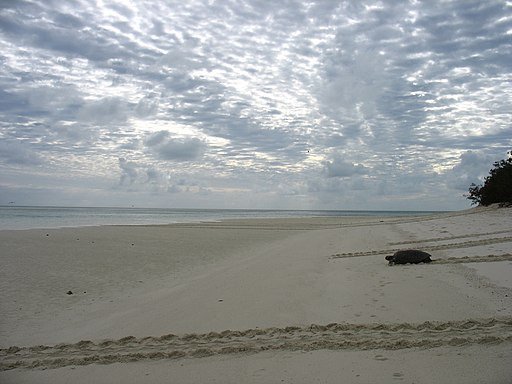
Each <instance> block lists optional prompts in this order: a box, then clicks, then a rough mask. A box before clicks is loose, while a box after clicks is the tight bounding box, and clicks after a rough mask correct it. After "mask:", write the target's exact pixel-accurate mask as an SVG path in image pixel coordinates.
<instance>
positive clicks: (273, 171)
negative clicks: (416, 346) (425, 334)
mask: <svg viewBox="0 0 512 384" xmlns="http://www.w3.org/2000/svg"><path fill="white" fill-rule="evenodd" d="M511 58H512V2H511V1H508V0H507V1H494V0H481V1H473V0H459V1H457V0H455V1H434V0H433V1H417V0H411V1H408V2H407V1H398V0H396V1H392V0H390V1H364V0H363V1H355V0H354V1H334V0H317V1H302V0H280V1H274V0H187V1H183V0H154V1H149V0H148V1H142V0H132V1H130V0H120V1H114V0H103V1H102V0H96V1H95V0H89V1H88V0H66V1H61V0H41V1H22V0H12V1H10V0H4V1H1V2H0V60H1V66H0V204H8V203H9V202H11V201H15V202H16V204H23V205H74V206H75V205H78V206H91V205H92V206H131V205H134V206H141V207H191V208H285V209H288V208H290V209H383V210H387V209H392V210H393V209H407V210H444V209H461V208H466V207H469V206H470V202H469V201H468V200H467V199H465V198H464V197H463V194H464V193H465V192H467V189H468V186H469V185H470V184H471V183H472V182H476V183H480V182H481V181H482V179H483V177H484V176H486V175H487V174H488V171H489V169H490V168H492V164H493V162H494V161H496V160H500V159H504V158H506V157H507V152H508V151H510V150H511V149H512V84H511V81H512V59H511Z"/></svg>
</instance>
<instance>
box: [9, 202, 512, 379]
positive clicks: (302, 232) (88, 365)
mask: <svg viewBox="0 0 512 384" xmlns="http://www.w3.org/2000/svg"><path fill="white" fill-rule="evenodd" d="M409 248H415V249H421V250H424V251H426V252H429V253H431V254H432V258H433V259H434V261H433V262H432V263H429V264H417V265H411V264H408V265H394V266H388V263H387V261H386V260H385V259H384V257H385V256H386V255H390V254H393V253H394V252H395V251H396V250H398V249H409ZM0 255H1V260H2V268H1V271H0V274H1V275H0V286H1V291H2V295H1V299H0V300H1V301H0V309H1V313H2V316H1V320H0V348H1V350H0V359H1V360H0V369H1V371H0V382H2V383H92V382H94V383H164V382H176V383H213V382H217V383H312V382H321V383H341V382H342V383H373V382H375V383H377V382H379V383H392V382H403V383H465V384H467V383H482V382H489V383H504V384H505V383H510V382H511V378H512V364H510V363H511V362H512V208H497V207H490V208H474V209H470V210H466V211H461V212H452V213H443V214H438V215H434V216H418V217H410V216H407V217H406V216H404V217H328V218H305V219H299V218H297V219H253V220H231V221H223V222H216V223H198V224H174V225H162V226H104V227H85V228H65V229H51V230H40V229H38V230H20V231H0Z"/></svg>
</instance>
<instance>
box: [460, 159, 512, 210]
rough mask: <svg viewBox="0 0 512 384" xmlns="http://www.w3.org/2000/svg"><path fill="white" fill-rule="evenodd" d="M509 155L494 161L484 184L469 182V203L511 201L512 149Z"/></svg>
mask: <svg viewBox="0 0 512 384" xmlns="http://www.w3.org/2000/svg"><path fill="white" fill-rule="evenodd" d="M509 154H510V155H511V157H509V158H508V159H507V160H501V161H497V162H495V163H494V168H493V169H491V170H490V171H489V174H490V175H489V176H487V177H486V178H485V181H484V185H475V184H471V186H470V187H469V195H467V196H466V197H467V198H468V199H469V200H471V205H473V204H479V205H490V204H494V203H512V151H511V152H509Z"/></svg>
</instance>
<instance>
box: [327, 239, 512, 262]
mask: <svg viewBox="0 0 512 384" xmlns="http://www.w3.org/2000/svg"><path fill="white" fill-rule="evenodd" d="M438 240H439V239H438ZM511 241H512V236H510V237H495V238H492V239H482V240H471V241H464V242H461V243H451V244H438V245H428V246H425V247H421V250H422V251H439V250H443V249H455V248H471V247H479V246H483V245H490V244H498V243H508V242H511ZM403 249H406V248H393V249H381V250H377V251H366V252H348V253H336V254H335V255H332V256H331V258H332V259H340V258H346V257H359V256H373V255H384V254H393V253H395V252H396V251H400V250H403Z"/></svg>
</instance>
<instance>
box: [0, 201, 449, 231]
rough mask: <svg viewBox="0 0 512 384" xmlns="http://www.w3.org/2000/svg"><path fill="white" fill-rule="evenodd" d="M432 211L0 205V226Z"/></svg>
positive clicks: (151, 222)
mask: <svg viewBox="0 0 512 384" xmlns="http://www.w3.org/2000/svg"><path fill="white" fill-rule="evenodd" d="M433 213H439V212H433V211H350V210H330V211H329V210H271V209H174V208H122V207H27V206H12V205H9V206H0V230H6V229H12V230H20V229H35V228H45V229H50V228H65V227H86V226H98V225H152V224H173V223H194V222H215V221H220V220H226V219H256V218H297V217H317V216H411V215H429V214H433Z"/></svg>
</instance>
